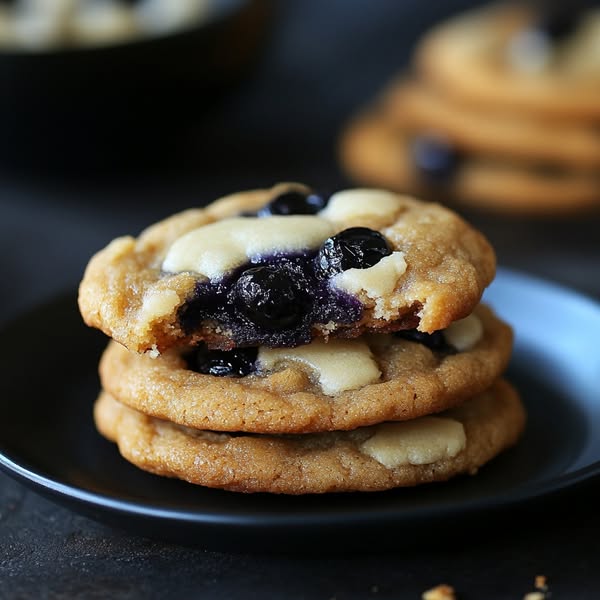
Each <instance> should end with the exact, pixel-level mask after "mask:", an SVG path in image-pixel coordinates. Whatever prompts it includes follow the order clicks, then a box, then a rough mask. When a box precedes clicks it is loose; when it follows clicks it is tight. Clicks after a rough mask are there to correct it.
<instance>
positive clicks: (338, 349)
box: [258, 340, 381, 396]
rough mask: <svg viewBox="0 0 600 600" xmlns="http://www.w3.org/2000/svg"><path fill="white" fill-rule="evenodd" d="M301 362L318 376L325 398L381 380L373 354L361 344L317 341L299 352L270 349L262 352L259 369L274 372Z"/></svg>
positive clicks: (297, 349) (260, 349)
mask: <svg viewBox="0 0 600 600" xmlns="http://www.w3.org/2000/svg"><path fill="white" fill-rule="evenodd" d="M290 362H291V363H293V362H299V363H302V364H304V365H306V366H308V367H309V368H310V369H311V370H312V371H313V372H314V373H315V374H316V376H317V379H318V381H319V385H320V386H321V389H322V390H323V393H324V394H327V395H328V396H333V395H335V394H338V393H340V392H343V391H345V390H355V389H358V388H361V387H363V386H365V385H368V384H369V383H374V382H376V381H378V380H379V378H380V377H381V372H380V371H379V368H378V366H377V363H376V362H375V359H374V358H373V355H372V354H371V350H370V349H369V347H368V346H367V344H365V343H364V342H363V341H359V340H330V341H329V342H327V343H326V342H323V341H321V340H315V341H313V342H311V343H310V344H307V345H306V346H299V347H298V348H266V347H262V346H261V347H260V348H259V350H258V365H259V367H260V368H261V369H262V370H266V371H272V370H274V369H276V368H277V367H279V366H285V365H286V363H290Z"/></svg>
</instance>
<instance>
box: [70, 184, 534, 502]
mask: <svg viewBox="0 0 600 600" xmlns="http://www.w3.org/2000/svg"><path fill="white" fill-rule="evenodd" d="M494 272H495V256H494V252H493V250H492V248H491V247H490V246H489V243H488V242H487V240H485V238H484V237H483V236H482V235H481V234H480V233H479V232H478V231H476V230H475V229H473V228H472V227H471V226H469V225H468V224H467V223H466V222H465V221H463V220H462V219H461V218H460V217H459V216H458V215H456V214H454V213H453V212H452V211H450V210H448V209H446V208H444V207H442V206H440V205H437V204H432V203H424V202H420V201H418V200H415V199H413V198H409V197H406V196H401V195H397V194H394V193H391V192H386V191H382V190H366V189H360V190H347V191H343V192H338V193H336V194H333V195H332V196H331V197H325V196H322V195H319V194H317V193H315V192H313V191H312V190H310V189H309V188H307V187H306V186H303V185H300V184H280V185H277V186H275V187H273V188H272V189H268V190H255V191H252V192H243V193H238V194H234V195H232V196H229V197H226V198H223V199H221V200H218V201H217V202H214V203H213V204H211V205H209V206H207V207H206V208H203V209H192V210H188V211H186V212H184V213H181V214H178V215H174V216H173V217H171V218H169V219H166V220H164V221H162V222H160V223H158V224H156V225H154V226H152V227H150V228H149V229H147V230H146V231H144V232H143V233H142V234H141V235H140V236H139V238H137V239H134V238H132V237H129V236H127V237H123V238H118V239H117V240H114V241H113V242H111V244H109V245H108V246H107V247H106V248H105V249H104V250H102V251H100V252H99V253H98V254H97V255H96V256H94V257H93V258H92V260H91V261H90V263H89V265H88V267H87V269H86V273H85V276H84V279H83V281H82V283H81V286H80V295H79V306H80V309H81V312H82V315H83V317H84V319H85V321H86V323H88V324H89V325H91V326H95V327H98V328H100V329H102V330H103V331H104V332H105V333H107V334H108V335H109V336H110V337H112V338H113V341H111V342H110V343H109V346H108V348H107V350H106V352H105V353H104V355H103V357H102V359H101V363H100V377H101V382H102V386H103V390H104V391H102V393H101V395H100V397H99V399H98V401H97V403H96V406H95V420H96V424H97V427H98V429H99V430H100V432H101V433H102V434H103V435H104V436H105V437H107V438H108V439H110V440H112V441H115V442H116V443H117V444H118V446H119V450H120V452H121V454H122V455H123V456H124V457H125V458H126V459H127V460H129V461H131V462H132V463H134V464H135V465H137V466H139V467H140V468H142V469H145V470H147V471H150V472H153V473H156V474H159V475H164V476H169V477H178V478H180V479H184V480H186V481H189V482H192V483H195V484H199V485H204V486H208V487H216V488H223V489H228V490H234V491H243V492H271V493H286V494H306V493H324V492H341V491H375V490H384V489H389V488H394V487H402V486H413V485H417V484H420V483H427V482H433V481H444V480H447V479H449V478H450V477H452V476H454V475H458V474H463V473H471V474H473V473H475V472H476V471H477V470H478V468H479V467H481V466H482V465H483V464H485V463H487V462H488V461H489V460H491V459H492V458H493V457H494V456H496V455H497V454H498V453H500V452H501V451H502V450H504V449H505V448H507V447H509V446H511V445H513V444H514V443H516V441H517V439H518V438H519V436H520V434H521V432H522V430H523V427H524V421H525V414H524V410H523V407H522V405H521V403H520V400H519V397H518V395H517V393H516V391H515V390H514V389H513V388H512V387H511V386H510V385H509V384H508V383H507V382H506V381H504V380H502V379H501V376H502V373H503V371H504V370H505V368H506V365H507V363H508V360H509V358H510V355H511V351H512V332H511V329H510V327H509V326H508V325H506V324H505V323H503V322H502V321H501V320H500V319H498V318H497V317H496V316H495V315H494V314H493V313H492V311H491V310H490V309H489V308H487V307H485V306H483V305H480V304H479V300H480V298H481V295H482V293H483V290H484V289H485V287H486V286H487V285H489V283H490V282H491V281H492V279H493V277H494Z"/></svg>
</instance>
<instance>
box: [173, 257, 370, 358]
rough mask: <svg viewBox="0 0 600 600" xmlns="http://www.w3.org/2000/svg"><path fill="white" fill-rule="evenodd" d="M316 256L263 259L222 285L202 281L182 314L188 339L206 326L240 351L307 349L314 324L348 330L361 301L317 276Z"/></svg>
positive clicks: (360, 308)
mask: <svg viewBox="0 0 600 600" xmlns="http://www.w3.org/2000/svg"><path fill="white" fill-rule="evenodd" d="M314 261H315V253H314V252H307V253H303V254H299V255H292V256H270V257H261V258H258V259H256V260H254V261H252V262H251V263H250V264H246V265H243V266H242V267H240V268H239V269H237V270H235V271H234V272H232V273H230V274H228V275H227V276H226V277H224V278H223V279H221V280H219V281H199V282H198V283H197V284H196V287H195V291H194V295H193V297H192V298H191V299H190V300H189V301H188V302H187V303H186V304H185V305H184V306H183V307H182V308H181V309H180V310H179V314H178V319H179V323H180V325H181V328H182V329H183V331H184V332H185V333H186V334H188V335H190V334H192V333H193V332H194V331H195V330H196V329H198V328H199V326H200V325H201V323H202V322H203V321H215V322H216V323H217V324H218V325H219V326H220V327H222V328H225V329H227V330H228V331H230V332H231V333H230V335H231V337H232V339H233V341H234V343H235V344H236V346H258V345H261V344H262V345H267V346H270V347H294V346H298V345H300V344H307V343H308V342H310V340H311V338H312V333H311V329H312V326H313V325H314V324H315V323H328V322H330V321H333V322H335V323H341V324H350V323H354V322H356V321H358V320H359V319H360V318H361V316H362V312H363V306H362V304H361V303H360V301H359V300H357V299H356V298H355V297H354V296H351V295H349V294H347V293H345V292H342V291H340V290H337V289H335V288H333V287H331V286H330V285H329V281H328V280H327V279H322V278H319V277H317V275H316V274H315V271H314Z"/></svg>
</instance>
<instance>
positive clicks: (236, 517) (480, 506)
mask: <svg viewBox="0 0 600 600" xmlns="http://www.w3.org/2000/svg"><path fill="white" fill-rule="evenodd" d="M498 276H499V277H500V278H505V279H507V280H513V281H520V282H522V283H526V284H528V285H535V286H538V287H542V288H544V289H545V290H547V291H549V292H551V293H554V294H563V295H567V296H569V297H571V298H573V299H576V300H577V301H578V302H580V303H584V304H585V305H587V306H588V307H589V308H590V309H591V310H593V311H594V312H598V313H600V303H599V302H598V301H596V300H595V299H593V298H590V297H589V296H586V295H584V294H582V293H580V292H578V291H576V290H573V289H571V288H568V287H566V286H563V285H560V284H557V283H554V282H551V281H548V280H546V279H542V278H538V277H535V276H531V275H529V274H525V273H522V272H520V271H516V270H512V269H507V268H501V269H499V270H498ZM41 308H42V307H41V306H39V307H38V308H34V309H33V310H32V311H29V312H30V313H31V312H35V311H37V310H40V309H41ZM8 324H9V323H8ZM8 324H6V323H5V324H4V325H5V326H6V325H8ZM0 335H1V332H0ZM0 469H1V470H2V471H4V472H5V473H7V474H8V475H9V476H11V477H13V478H15V479H17V480H18V481H20V482H22V483H24V484H26V485H27V486H28V487H30V488H32V489H33V490H34V491H37V492H38V493H41V494H43V495H46V496H49V497H53V498H58V499H62V500H63V501H64V502H66V503H68V504H71V505H73V504H75V505H79V506H81V507H82V508H87V509H101V510H103V511H109V512H111V513H114V514H120V515H129V516H135V517H143V518H146V519H158V520H161V521H162V520H167V521H170V522H173V523H176V522H178V523H194V524H203V525H219V526H232V527H236V528H239V527H244V528H256V527H261V528H276V527H282V526H283V527H286V528H289V527H294V526H300V527H307V526H311V525H313V526H315V525H316V526H318V525H325V524H326V525H330V526H335V525H351V524H369V523H374V522H377V523H381V521H382V520H385V521H386V522H389V523H393V522H400V521H405V520H406V519H411V520H414V521H423V520H425V519H430V518H432V517H435V518H439V517H447V516H459V515H464V514H465V513H479V512H481V511H485V510H490V509H495V508H500V507H510V506H514V505H516V504H520V503H525V502H527V501H531V500H534V499H537V498H540V497H542V496H547V495H549V494H552V493H556V492H559V491H563V490H565V489H566V488H570V487H573V486H576V485H578V484H581V483H583V482H585V481H588V480H589V479H591V478H593V477H596V476H598V475H599V474H600V457H598V460H596V461H594V462H592V463H590V464H587V465H585V466H583V467H580V468H579V469H577V470H575V471H572V472H565V473H563V474H562V475H559V476H555V477H550V478H548V479H547V480H543V481H541V482H540V481H538V482H535V483H531V484H527V483H526V484H523V485H520V486H519V487H517V488H514V489H511V490H508V491H506V492H504V493H499V494H495V495H493V496H490V497H484V498H475V499H471V500H455V501H452V502H446V503H445V504H444V505H442V506H435V505H434V506H426V507H419V508H410V509H408V510H407V509H401V508H400V509H393V508H387V509H383V510H377V511H374V510H373V508H372V507H371V506H366V507H364V508H361V507H356V506H352V507H351V508H350V509H349V510H344V508H343V507H342V508H341V509H340V507H339V506H336V507H335V508H336V510H335V512H334V511H331V512H330V511H325V510H323V508H322V507H319V508H318V509H316V510H315V511H314V512H312V513H311V512H310V511H309V510H307V511H289V512H283V513H282V514H277V513H273V512H272V511H271V512H267V513H262V512H260V513H257V512H256V511H254V509H250V510H249V511H247V512H243V513H242V512H235V513H222V512H219V510H218V509H215V510H214V511H207V510H206V509H203V510H201V511H193V510H188V509H178V508H176V507H160V506H156V505H154V504H153V503H152V502H151V501H149V502H141V501H132V500H126V499H122V498H117V497H113V496H110V495H108V494H102V493H98V492H93V491H89V490H86V489H84V488H81V487H77V486H75V485H72V484H69V483H65V482H63V481H60V480H58V479H54V478H52V477H48V476H46V475H44V474H42V473H40V472H37V471H36V470H35V469H34V468H31V467H30V466H28V465H27V463H26V462H21V461H19V458H18V457H12V456H11V453H10V451H8V452H7V451H6V450H5V449H4V448H3V447H2V442H1V440H0ZM391 492H392V493H393V490H391ZM386 493H390V492H377V494H386ZM352 495H353V496H356V494H333V495H332V496H335V497H338V498H339V497H344V496H352ZM319 497H320V498H324V497H323V496H319Z"/></svg>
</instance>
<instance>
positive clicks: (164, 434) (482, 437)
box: [94, 380, 525, 494]
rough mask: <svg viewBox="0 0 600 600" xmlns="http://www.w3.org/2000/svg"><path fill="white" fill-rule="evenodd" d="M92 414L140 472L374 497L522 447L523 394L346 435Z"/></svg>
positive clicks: (500, 390) (499, 392)
mask: <svg viewBox="0 0 600 600" xmlns="http://www.w3.org/2000/svg"><path fill="white" fill-rule="evenodd" d="M94 416H95V421H96V425H97V427H98V429H99V431H100V432H101V433H102V435H104V436H105V437H107V438H108V439H109V440H112V441H114V442H116V443H117V444H118V447H119V451H120V453H121V454H122V455H123V456H124V458H126V459H127V460H128V461H130V462H132V463H133V464H135V465H136V466H138V467H140V468H141V469H144V470H146V471H149V472H151V473H155V474H157V475H163V476H167V477H176V478H179V479H183V480H185V481H188V482H190V483H194V484H198V485H203V486H208V487H214V488H223V489H226V490H232V491H238V492H270V493H278V494H311V493H325V492H351V491H377V490H386V489H390V488H396V487H405V486H415V485H419V484H423V483H429V482H434V481H445V480H447V479H449V478H451V477H454V476H456V475H459V474H463V473H470V474H474V473H476V472H477V470H478V469H479V468H480V467H481V466H482V465H484V464H485V463H487V462H488V461H490V460H491V459H492V458H494V457H495V456H496V455H497V454H499V453H500V452H502V451H503V450H504V449H505V448H508V447H510V446H512V445H513V444H515V443H516V441H517V440H518V438H519V436H520V434H521V432H522V431H523V428H524V424H525V412H524V409H523V407H522V405H521V402H520V400H519V398H518V395H517V393H516V392H515V390H514V389H513V388H512V387H511V386H510V385H509V384H508V383H506V382H505V381H502V380H500V381H498V382H496V383H495V384H494V386H493V387H492V388H491V389H489V390H487V391H486V392H484V393H482V394H481V395H479V396H477V397H475V398H473V399H471V400H469V401H467V402H466V403H465V404H464V405H462V406H461V407H459V408H456V409H453V410H452V411H448V412H445V413H442V414H440V415H438V416H436V417H421V418H420V419H417V420H413V421H407V422H404V423H383V424H379V425H375V426H372V427H366V428H360V429H356V430H353V431H348V432H329V433H319V434H307V435H287V436H275V435H252V434H242V435H232V434H226V433H215V432H210V431H200V430H195V429H190V428H184V427H181V426H178V425H174V424H172V423H169V422H167V421H162V420H160V419H156V418H153V417H149V416H146V415H144V414H142V413H139V412H137V411H134V410H132V409H130V408H128V407H126V406H124V405H122V404H120V403H119V402H117V401H116V400H114V399H113V398H112V397H111V396H110V395H109V394H107V393H102V394H101V395H100V397H99V399H98V401H97V403H96V405H95V409H94Z"/></svg>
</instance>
